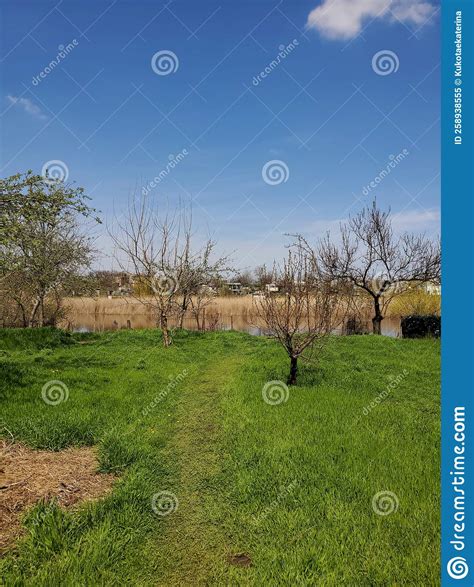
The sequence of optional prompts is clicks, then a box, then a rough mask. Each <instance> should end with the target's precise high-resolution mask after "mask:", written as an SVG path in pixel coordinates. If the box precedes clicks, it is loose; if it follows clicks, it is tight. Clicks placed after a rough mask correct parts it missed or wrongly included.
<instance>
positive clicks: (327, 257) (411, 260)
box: [302, 201, 441, 334]
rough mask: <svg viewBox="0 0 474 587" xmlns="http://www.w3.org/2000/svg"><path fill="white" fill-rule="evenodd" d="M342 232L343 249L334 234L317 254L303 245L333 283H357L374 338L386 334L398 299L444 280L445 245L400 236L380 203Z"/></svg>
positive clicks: (354, 218) (353, 219)
mask: <svg viewBox="0 0 474 587" xmlns="http://www.w3.org/2000/svg"><path fill="white" fill-rule="evenodd" d="M340 231H341V243H340V244H339V245H338V244H334V243H333V242H331V240H330V235H329V234H328V235H327V236H326V238H325V239H323V241H322V242H321V243H320V245H319V248H318V250H317V251H314V250H313V249H312V248H311V247H310V246H309V245H308V243H307V242H306V241H304V239H302V240H303V241H304V243H305V249H306V252H307V253H308V254H310V255H311V257H312V258H314V259H316V258H317V259H318V262H319V263H320V266H321V267H322V269H323V271H324V273H325V275H326V276H327V277H329V278H330V279H338V280H342V281H344V282H346V283H351V284H352V285H353V287H354V288H355V289H358V290H359V291H362V292H364V293H365V294H366V295H368V296H370V298H371V300H372V303H373V312H374V314H373V318H372V327H373V332H374V334H381V331H382V330H381V324H382V320H383V319H384V315H385V312H386V311H387V308H388V306H389V305H390V303H391V301H392V300H393V299H394V298H395V297H397V296H399V295H400V294H402V293H404V292H405V291H406V290H407V289H408V288H409V287H410V285H413V284H423V283H426V282H428V281H434V282H438V281H439V279H440V258H441V253H440V246H439V242H432V241H430V240H428V239H427V238H425V236H424V235H414V234H408V233H404V234H402V235H401V236H398V237H397V236H395V235H394V232H393V227H392V219H391V216H390V210H389V211H388V212H383V211H381V210H380V209H379V208H377V205H376V202H375V201H374V202H373V204H372V206H369V207H367V208H364V209H363V210H362V211H361V212H359V213H358V214H356V216H354V217H352V218H349V220H348V221H347V222H346V223H345V224H342V225H341V228H340Z"/></svg>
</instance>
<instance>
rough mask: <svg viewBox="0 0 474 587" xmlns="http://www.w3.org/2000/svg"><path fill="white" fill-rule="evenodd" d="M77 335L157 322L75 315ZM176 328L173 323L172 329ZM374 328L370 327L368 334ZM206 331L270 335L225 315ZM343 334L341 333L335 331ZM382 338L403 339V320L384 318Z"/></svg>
mask: <svg viewBox="0 0 474 587" xmlns="http://www.w3.org/2000/svg"><path fill="white" fill-rule="evenodd" d="M66 326H68V327H69V328H70V329H71V330H73V331H74V332H103V331H105V330H121V329H124V328H133V329H143V328H156V322H155V321H154V319H153V318H152V317H151V316H149V315H146V314H129V315H127V314H85V313H74V314H73V315H72V316H71V319H70V320H69V323H68V324H67V325H66ZM173 326H176V324H173V322H171V321H170V328H172V327H173ZM370 326H371V324H370V323H369V324H368V327H369V332H370V331H371V329H370ZM183 327H184V328H186V329H187V330H197V324H196V321H195V319H194V318H185V319H184V322H183ZM206 329H212V330H239V331H241V332H247V333H249V334H253V335H255V336H262V335H267V334H269V331H268V330H267V329H266V328H264V327H263V325H259V324H252V323H250V322H249V321H248V317H247V315H232V316H230V315H226V314H219V316H218V318H217V319H214V320H213V323H212V324H210V323H209V322H208V323H206ZM336 333H338V334H340V329H338V330H337V331H336ZM382 334H384V335H385V336H391V337H400V336H401V330H400V319H399V318H385V319H384V320H383V321H382Z"/></svg>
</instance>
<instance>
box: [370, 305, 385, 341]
mask: <svg viewBox="0 0 474 587" xmlns="http://www.w3.org/2000/svg"><path fill="white" fill-rule="evenodd" d="M374 310H375V315H374V317H373V318H372V331H373V333H374V334H382V320H383V316H382V312H381V310H380V302H379V298H374Z"/></svg>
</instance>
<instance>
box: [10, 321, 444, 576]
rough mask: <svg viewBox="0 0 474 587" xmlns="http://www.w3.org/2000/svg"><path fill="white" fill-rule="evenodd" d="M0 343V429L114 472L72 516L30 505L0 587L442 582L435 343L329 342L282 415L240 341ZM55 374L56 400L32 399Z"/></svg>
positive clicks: (267, 374)
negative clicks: (167, 499) (61, 394)
mask: <svg viewBox="0 0 474 587" xmlns="http://www.w3.org/2000/svg"><path fill="white" fill-rule="evenodd" d="M0 349H2V350H3V352H2V353H1V356H0V360H1V368H2V372H3V377H2V379H3V388H2V391H1V412H2V420H3V422H2V430H3V432H2V434H3V435H4V436H5V437H9V438H11V436H13V438H14V439H15V440H16V441H18V442H22V443H25V444H27V445H29V446H31V447H35V448H47V449H51V450H55V451H58V450H61V449H63V448H65V447H68V446H71V445H82V444H86V445H89V444H90V445H92V444H95V445H97V446H98V448H99V454H100V468H101V470H102V471H104V472H105V471H107V472H114V473H118V474H119V477H118V481H117V482H116V484H115V486H114V489H113V491H112V493H111V494H110V495H108V496H106V497H105V498H103V499H102V500H100V501H97V502H94V503H89V504H87V505H83V506H82V507H81V508H80V509H79V510H77V511H70V510H68V511H64V510H62V509H60V508H58V507H57V506H55V505H54V503H53V504H48V503H43V504H39V505H37V506H36V507H35V508H34V510H33V511H31V512H30V513H29V514H28V515H27V516H26V517H25V520H24V524H25V525H26V527H27V532H26V534H25V536H24V538H23V539H22V540H21V542H20V543H19V544H18V545H17V548H16V549H15V550H13V551H11V552H10V553H8V554H7V556H6V557H5V558H4V559H3V561H2V563H1V576H2V581H3V583H4V584H6V585H35V586H38V585H44V586H53V585H127V584H128V585H255V586H257V585H258V586H261V585H322V586H335V585H348V586H351V587H352V586H356V585H357V586H365V585H367V586H373V585H381V586H382V585H383V586H386V585H437V584H439V579H438V575H439V571H438V568H439V549H438V543H439V513H438V512H439V436H440V430H439V417H440V414H439V341H435V340H398V339H389V338H386V337H373V336H363V337H333V338H332V339H331V340H330V342H329V343H328V346H327V347H326V349H325V353H324V356H323V357H322V360H321V362H320V365H319V367H316V366H309V365H308V366H303V368H302V371H301V377H300V382H299V385H298V386H297V387H294V388H290V390H289V396H288V399H287V401H285V402H282V403H280V404H278V405H270V404H269V403H266V402H265V401H264V400H263V398H262V388H263V386H264V385H265V383H267V382H269V381H273V380H285V379H286V375H287V360H286V358H285V356H284V355H283V353H282V351H281V349H280V348H279V347H278V346H277V345H276V344H275V343H274V342H273V341H271V340H267V339H265V338H259V337H251V336H249V335H246V334H243V333H237V332H208V333H198V332H185V331H182V332H180V333H178V335H177V337H176V339H175V344H173V346H172V347H170V348H169V349H164V348H162V347H161V341H160V334H159V332H158V331H155V330H143V331H119V332H107V333H102V334H89V335H73V336H72V337H71V336H66V335H65V334H63V333H60V332H58V331H52V330H47V329H44V330H41V331H18V330H10V331H6V330H4V331H1V332H0ZM51 380H60V381H61V382H63V384H65V385H66V386H67V391H68V399H67V401H62V402H61V403H59V404H58V405H49V404H47V403H45V401H43V399H42V388H43V386H44V385H45V384H46V383H47V382H49V381H51ZM62 389H63V391H64V389H65V388H62ZM161 492H169V493H171V494H173V496H172V498H171V499H172V500H174V501H173V503H172V505H173V507H171V508H170V509H166V505H167V504H163V503H161V502H160V499H159V498H157V497H156V496H157V494H158V495H159V494H160V493H161ZM380 492H384V494H382V496H381V497H380V500H378V498H377V497H376V498H375V502H374V496H377V494H380ZM387 492H389V493H387ZM153 496H155V498H153ZM153 499H154V501H153ZM152 505H153V506H154V507H152ZM161 506H163V509H160V508H161ZM377 512H379V513H377ZM163 513H167V514H168V515H160V514H163ZM381 514H387V515H381Z"/></svg>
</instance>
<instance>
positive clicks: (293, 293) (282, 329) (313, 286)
mask: <svg viewBox="0 0 474 587" xmlns="http://www.w3.org/2000/svg"><path fill="white" fill-rule="evenodd" d="M274 278H275V279H276V280H277V281H278V283H279V284H280V286H281V293H279V294H275V293H270V292H266V293H265V294H264V295H263V296H259V297H258V298H257V299H256V300H255V302H254V308H255V310H254V313H255V316H256V318H257V320H259V321H260V322H263V324H264V325H265V326H266V328H267V329H268V330H269V331H270V332H271V334H272V336H274V337H275V338H276V339H277V340H278V342H279V343H280V344H281V345H282V346H283V348H284V349H285V351H286V353H287V354H288V356H289V358H290V372H289V376H288V384H289V385H294V384H296V380H297V374H298V359H299V358H300V357H302V356H303V353H304V352H305V351H306V350H308V351H309V350H312V351H315V352H318V351H321V350H322V348H323V346H324V343H325V341H326V340H327V338H328V336H329V335H330V334H331V332H332V331H333V330H334V329H335V328H336V327H337V325H338V324H339V323H340V322H341V321H342V320H343V315H344V308H343V305H344V299H343V298H341V296H340V292H339V291H338V288H337V287H334V283H333V282H332V281H331V280H330V279H327V278H324V276H322V275H321V274H320V272H319V271H318V269H317V266H316V265H315V263H314V259H313V258H312V257H310V256H308V255H307V254H306V251H305V249H304V247H303V246H300V244H299V243H298V244H297V245H296V246H294V247H292V248H290V250H289V252H288V256H287V258H286V259H285V261H284V262H283V265H282V266H281V267H277V266H275V269H274Z"/></svg>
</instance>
